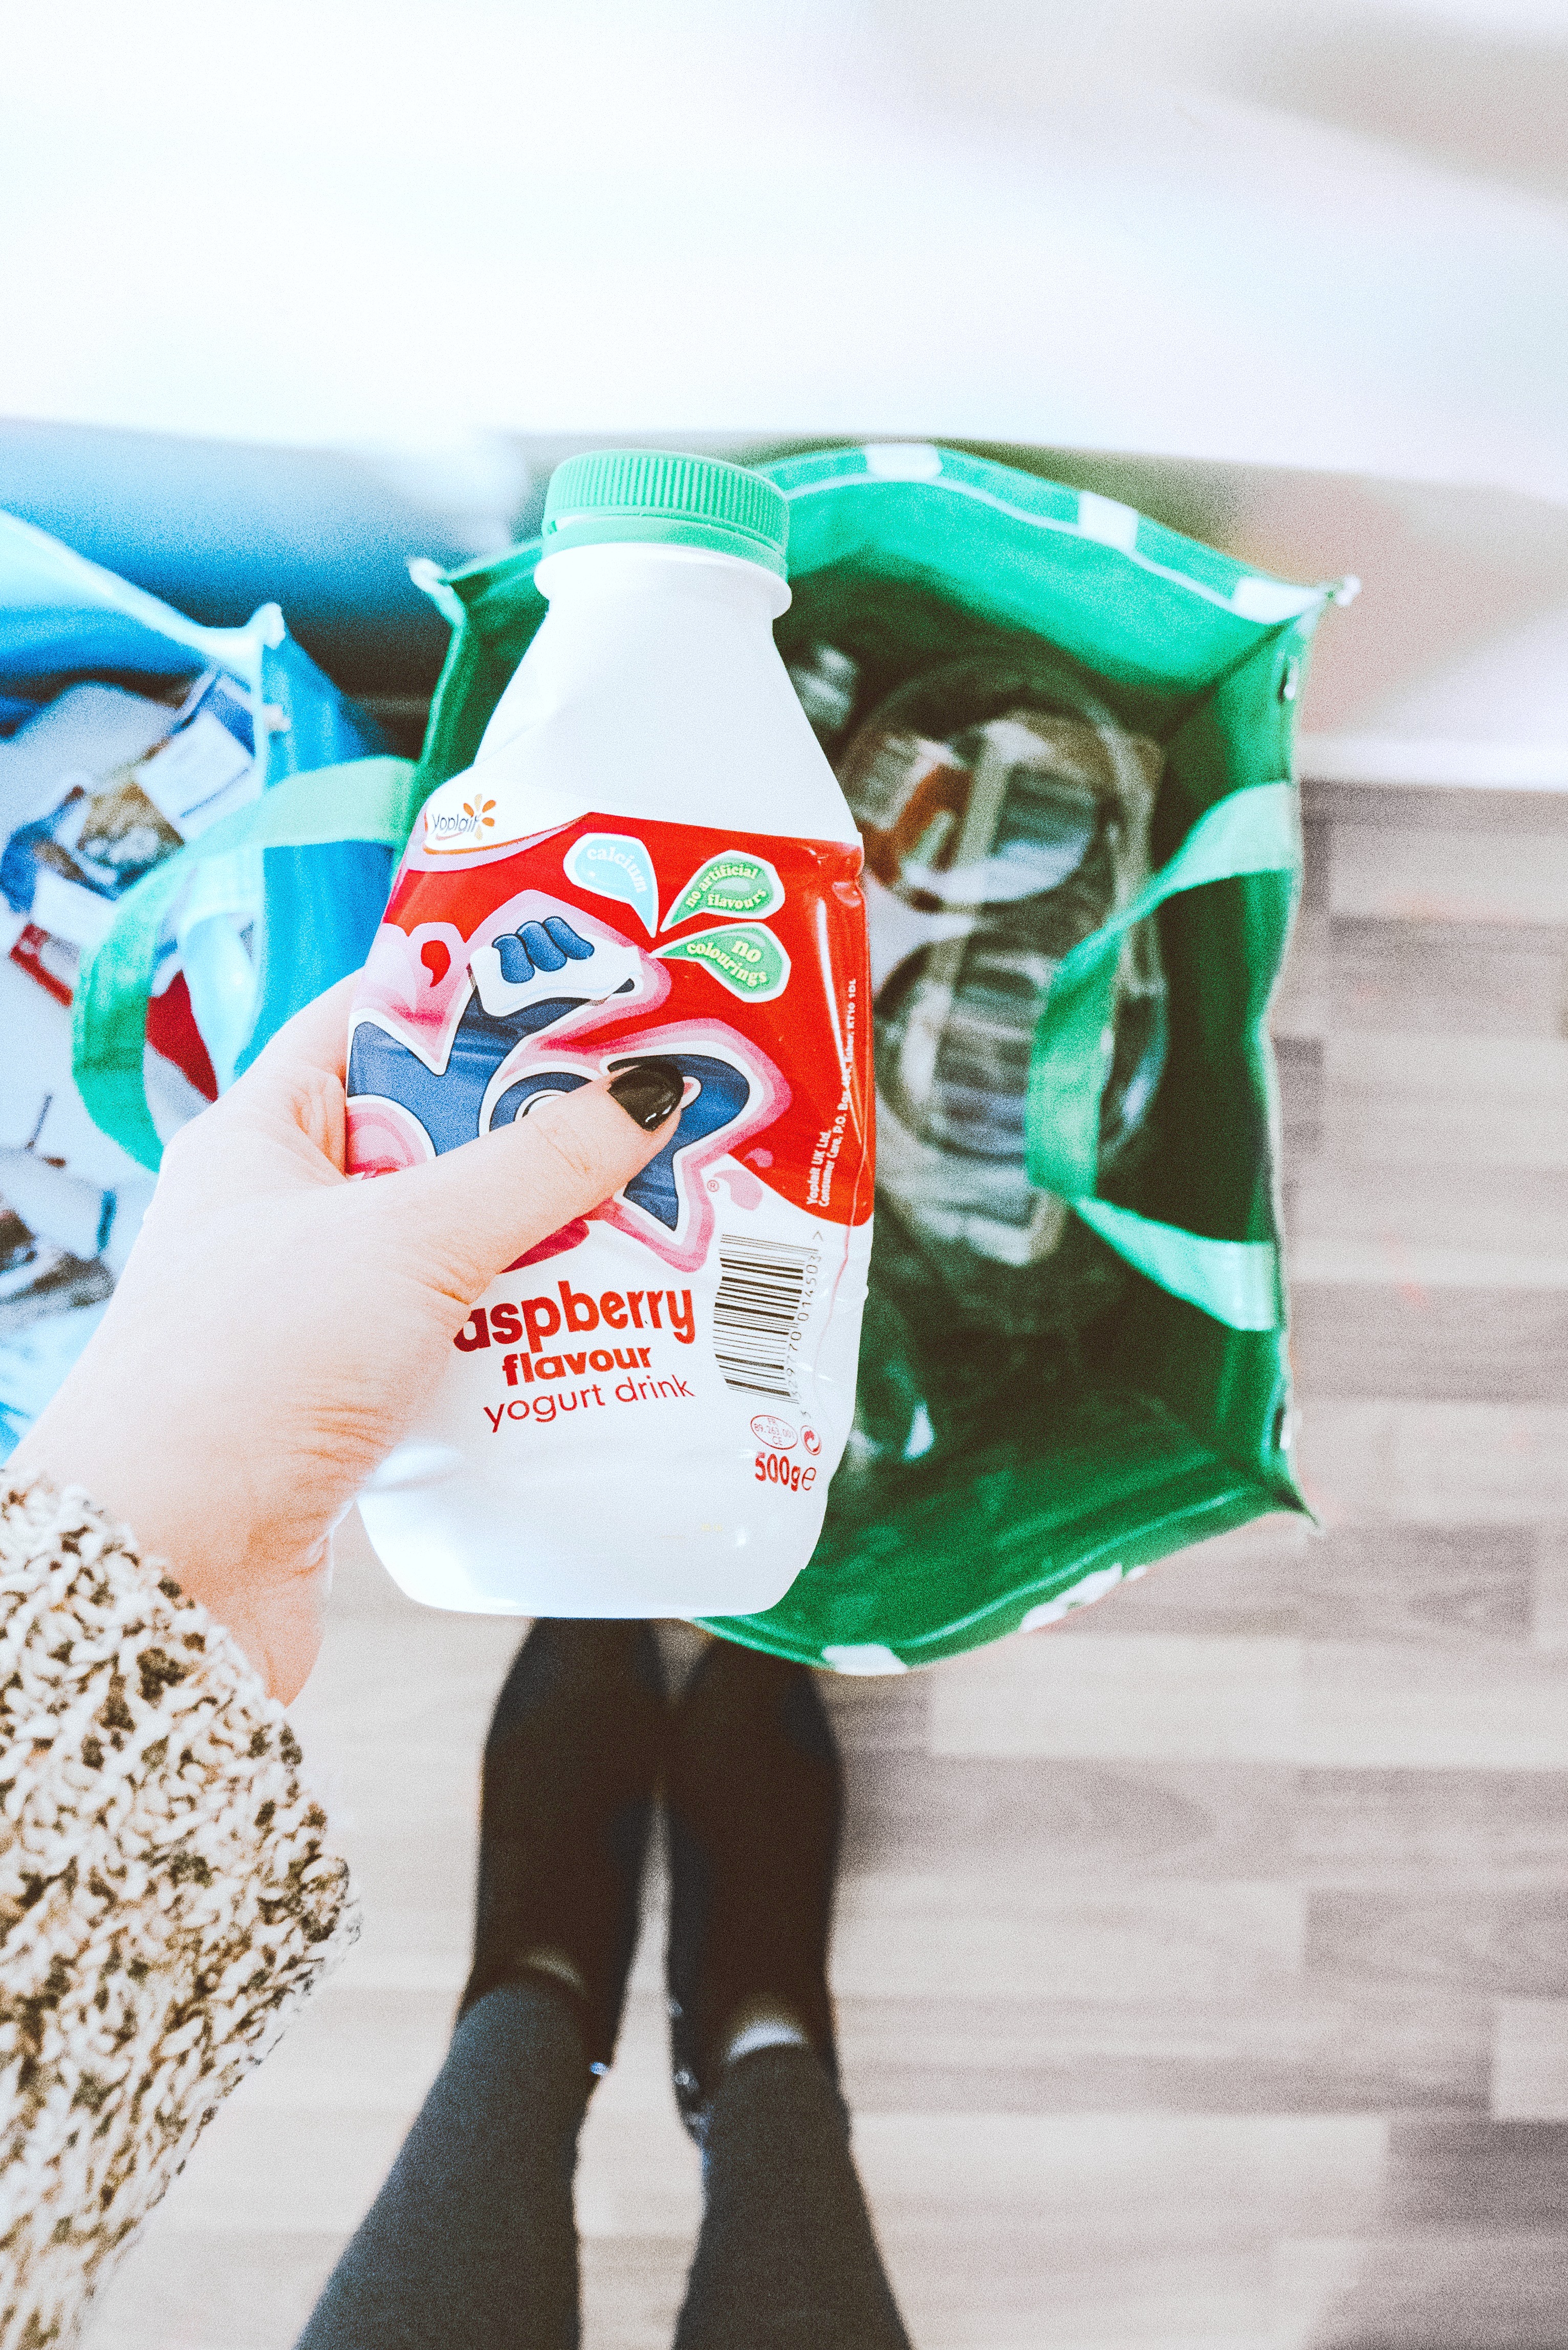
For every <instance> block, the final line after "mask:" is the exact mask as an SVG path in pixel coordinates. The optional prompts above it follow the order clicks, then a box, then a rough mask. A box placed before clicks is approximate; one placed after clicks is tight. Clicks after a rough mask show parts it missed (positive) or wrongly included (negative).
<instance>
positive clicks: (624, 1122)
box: [361, 1059, 685, 1306]
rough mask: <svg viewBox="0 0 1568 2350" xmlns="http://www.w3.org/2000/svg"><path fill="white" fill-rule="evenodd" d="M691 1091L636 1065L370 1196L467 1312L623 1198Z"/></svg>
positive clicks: (652, 1063)
mask: <svg viewBox="0 0 1568 2350" xmlns="http://www.w3.org/2000/svg"><path fill="white" fill-rule="evenodd" d="M684 1090H685V1081H684V1079H683V1077H682V1076H681V1073H680V1069H679V1068H678V1067H677V1066H676V1065H675V1063H674V1062H673V1061H669V1060H662V1059H660V1060H641V1061H633V1062H630V1063H628V1066H626V1067H624V1068H622V1069H620V1070H619V1071H618V1072H617V1074H616V1075H615V1076H610V1077H600V1078H598V1079H597V1080H596V1081H595V1082H594V1083H592V1084H589V1085H585V1086H581V1087H578V1088H577V1089H576V1092H574V1093H569V1094H557V1093H549V1094H540V1095H538V1096H536V1097H535V1101H534V1104H533V1106H532V1107H531V1108H530V1109H529V1111H528V1113H527V1115H526V1116H525V1117H522V1118H516V1119H514V1121H513V1123H512V1124H511V1125H510V1126H502V1127H496V1128H493V1129H492V1131H491V1132H490V1133H489V1134H483V1135H481V1136H480V1138H479V1139H478V1140H477V1141H476V1142H465V1143H464V1144H462V1147H461V1149H457V1150H449V1151H448V1152H446V1153H445V1155H444V1156H443V1157H442V1158H440V1159H435V1160H433V1161H431V1163H429V1164H427V1165H425V1166H423V1167H414V1168H410V1169H406V1170H403V1171H401V1172H400V1173H398V1174H396V1175H391V1176H381V1177H379V1178H378V1180H376V1181H375V1182H374V1183H370V1184H367V1185H365V1186H364V1187H363V1190H362V1193H361V1196H362V1198H363V1200H364V1202H365V1209H364V1212H366V1213H367V1214H368V1215H369V1216H370V1217H371V1218H372V1219H373V1220H374V1221H376V1222H378V1223H379V1224H380V1226H381V1227H382V1230H383V1232H384V1234H385V1238H386V1241H387V1243H388V1244H389V1246H391V1247H394V1248H405V1249H408V1250H410V1251H411V1252H414V1253H417V1254H418V1256H419V1258H420V1259H421V1261H422V1262H423V1263H424V1264H425V1266H426V1268H427V1269H428V1272H429V1274H430V1276H431V1280H432V1282H433V1283H434V1284H435V1285H436V1286H438V1287H439V1288H441V1289H443V1290H445V1291H446V1292H447V1293H448V1294H449V1295H451V1296H452V1298H453V1299H455V1300H457V1301H459V1302H461V1303H462V1305H465V1306H466V1305H470V1304H472V1300H473V1299H474V1298H476V1297H478V1296H479V1295H482V1293H483V1291H484V1290H485V1289H486V1288H488V1286H489V1285H490V1284H491V1282H493V1280H494V1278H495V1276H496V1274H498V1273H501V1272H504V1269H505V1268H506V1266H507V1265H509V1264H511V1263H514V1260H515V1259H516V1258H518V1257H520V1256H523V1255H524V1254H525V1253H527V1251H528V1250H529V1249H531V1248H535V1247H536V1246H537V1245H538V1243H539V1242H540V1241H542V1240H547V1239H548V1238H549V1235H550V1234H551V1233H552V1232H559V1231H560V1229H561V1226H562V1225H563V1224H569V1223H570V1222H571V1221H572V1219H573V1218H574V1217H575V1216H583V1215H587V1212H588V1211H589V1209H591V1208H597V1207H598V1206H599V1205H600V1204H601V1203H602V1202H603V1201H606V1200H607V1199H608V1198H609V1197H610V1194H611V1193H612V1192H614V1191H619V1190H620V1189H621V1186H622V1185H623V1184H625V1183H629V1182H630V1180H631V1179H632V1177H633V1176H634V1175H636V1174H638V1173H639V1171H640V1170H641V1169H643V1168H644V1167H646V1166H647V1164H648V1162H649V1159H652V1158H654V1157H655V1156H656V1155H657V1154H658V1153H659V1151H660V1150H662V1149H664V1147H665V1145H666V1144H667V1143H668V1142H669V1140H670V1136H671V1134H672V1133H673V1132H674V1130H675V1116H676V1112H677V1111H678V1109H679V1107H680V1100H681V1097H682V1094H683V1092H684Z"/></svg>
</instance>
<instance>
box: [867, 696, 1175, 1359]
mask: <svg viewBox="0 0 1568 2350" xmlns="http://www.w3.org/2000/svg"><path fill="white" fill-rule="evenodd" d="M1163 761H1164V754H1163V753H1162V752H1161V750H1160V747H1159V745H1158V743H1154V742H1151V741H1150V740H1149V739H1148V738H1147V736H1145V735H1140V734H1137V733H1129V732H1128V731H1127V730H1126V729H1125V728H1123V727H1120V726H1118V725H1117V724H1116V723H1115V722H1114V720H1112V718H1111V717H1110V716H1109V714H1108V712H1104V711H1096V710H1095V709H1093V707H1092V705H1091V707H1090V709H1089V710H1088V711H1087V712H1085V711H1083V710H1080V711H1078V712H1075V711H1074V710H1072V709H1071V708H1070V707H1064V706H1063V697H1062V694H1061V691H1060V685H1059V680H1058V679H1057V677H1056V676H1055V675H1054V671H1053V668H1052V665H1051V664H1050V663H1049V661H1048V660H1044V658H1035V659H1030V658H1029V657H1027V656H1023V657H1013V658H1012V659H1007V660H998V659H992V660H970V661H961V662H959V663H957V664H955V665H953V666H950V667H946V668H939V669H938V670H936V671H931V672H929V674H927V675H926V676H924V677H921V678H917V679H916V680H915V681H913V682H912V683H911V684H909V686H907V687H905V688H903V689H902V690H900V691H898V692H896V693H895V694H893V695H892V697H891V698H890V699H889V700H888V701H887V702H884V703H883V704H882V706H881V708H880V709H879V710H877V712H874V713H873V715H872V716H871V717H870V718H868V719H867V722H866V723H865V724H864V725H863V726H862V727H861V728H860V730H859V732H858V733H857V735H856V736H855V739H854V741H853V742H852V743H850V744H849V745H848V747H847V749H846V752H845V753H844V755H843V757H842V759H841V761H840V774H841V777H842V780H843V782H844V785H845V791H846V796H847V797H848V800H849V805H850V807H851V809H852V810H853V811H854V814H855V816H856V817H857V820H858V822H859V824H860V827H861V831H862V836H863V837H864V840H865V843H866V858H867V879H866V893H867V914H868V920H869V923H870V933H871V970H872V983H873V986H874V987H875V989H876V1038H877V1128H878V1136H879V1142H878V1151H877V1187H878V1193H879V1199H880V1203H881V1206H882V1209H883V1211H884V1212H886V1211H888V1208H889V1206H890V1207H891V1208H892V1209H893V1210H894V1211H896V1212H898V1214H899V1216H900V1217H901V1218H902V1219H903V1220H904V1222H905V1223H906V1224H907V1226H908V1228H909V1232H911V1234H912V1235H913V1236H914V1237H915V1238H916V1240H917V1241H918V1242H919V1243H922V1244H923V1246H924V1261H925V1268H926V1275H927V1278H928V1280H929V1281H930V1282H933V1283H935V1284H938V1285H939V1286H940V1288H942V1289H943V1290H945V1291H946V1292H947V1293H948V1296H947V1313H948V1316H949V1318H950V1317H951V1315H952V1314H953V1313H955V1312H956V1313H957V1314H958V1315H961V1317H962V1318H964V1319H966V1320H969V1321H971V1322H972V1321H977V1320H980V1321H984V1322H985V1323H986V1324H987V1325H988V1326H990V1327H992V1328H993V1329H1001V1330H1004V1331H1007V1332H1023V1331H1031V1330H1046V1329H1051V1328H1067V1327H1072V1326H1076V1325H1079V1324H1082V1323H1083V1322H1085V1321H1086V1320H1088V1319H1090V1318H1092V1316H1093V1315H1094V1314H1096V1312H1100V1311H1103V1310H1104V1308H1105V1306H1106V1305H1108V1304H1109V1303H1110V1300H1111V1298H1112V1296H1114V1295H1115V1294H1116V1290H1117V1289H1118V1288H1119V1287H1120V1286H1121V1281H1120V1273H1121V1270H1122V1269H1121V1268H1120V1267H1119V1265H1118V1261H1117V1260H1116V1258H1115V1257H1113V1256H1112V1255H1111V1254H1110V1253H1109V1252H1108V1251H1107V1250H1106V1248H1105V1247H1104V1246H1103V1244H1102V1243H1099V1242H1098V1241H1096V1240H1095V1239H1094V1238H1093V1237H1092V1236H1091V1235H1090V1234H1089V1232H1088V1231H1087V1228H1086V1227H1085V1226H1084V1225H1083V1224H1082V1223H1080V1222H1077V1221H1076V1220H1075V1219H1074V1218H1073V1217H1072V1216H1071V1215H1070V1213H1069V1211H1068V1210H1067V1208H1066V1206H1065V1205H1064V1202H1063V1201H1060V1200H1058V1199H1056V1198H1054V1196H1053V1195H1052V1194H1051V1193H1049V1192H1047V1191H1040V1190H1038V1189H1037V1188H1036V1187H1035V1186H1033V1184H1032V1183H1031V1182H1030V1180H1029V1174H1028V1170H1027V1166H1026V1164H1025V1159H1026V1148H1025V1134H1024V1113H1025V1106H1026V1101H1027V1097H1028V1091H1029V1066H1030V1058H1031V1054H1032V1052H1033V1040H1034V1032H1035V1029H1036V1027H1037V1025H1038V1024H1039V1021H1040V1017H1041V1014H1042V1013H1043V1011H1044V1005H1045V1002H1046V998H1047V996H1048V995H1049V993H1050V989H1051V983H1052V980H1053V978H1054V974H1055V972H1056V971H1057V969H1058V968H1059V966H1060V964H1061V962H1062V961H1063V959H1064V956H1065V955H1067V954H1068V953H1069V952H1070V951H1072V949H1073V948H1074V947H1075V946H1077V945H1078V944H1079V943H1080V941H1082V940H1084V939H1085V938H1087V937H1088V936H1089V935H1090V933H1091V932H1093V931H1097V930H1098V929H1099V928H1100V927H1101V925H1102V923H1104V921H1105V920H1106V918H1107V917H1108V916H1109V915H1110V914H1111V913H1112V912H1114V911H1115V910H1116V909H1117V908H1118V907H1121V906H1123V905H1126V904H1127V901H1128V900H1129V899H1131V897H1132V896H1133V894H1134V892H1135V890H1136V889H1137V888H1138V887H1139V886H1140V885H1141V884H1142V883H1143V882H1144V881H1145V880H1146V879H1147V874H1148V828H1149V820H1150V817H1151V815H1152V812H1153V807H1154V795H1155V788H1156V785H1157V784H1158V777H1159V773H1160V769H1161V766H1162V764H1163ZM1112 1024H1113V1030H1114V1045H1113V1055H1112V1063H1111V1068H1110V1073H1109V1075H1108V1076H1107V1078H1106V1087H1105V1091H1104V1094H1103V1096H1102V1097H1101V1109H1100V1148H1099V1158H1100V1165H1101V1167H1102V1169H1109V1168H1110V1167H1112V1166H1113V1165H1114V1164H1115V1163H1116V1159H1118V1157H1119V1156H1120V1154H1121V1153H1122V1152H1123V1151H1124V1150H1125V1149H1127V1146H1128V1144H1129V1143H1130V1142H1131V1141H1132V1140H1133V1139H1134V1138H1135V1137H1137V1135H1138V1134H1139V1133H1140V1131H1141V1129H1142V1125H1143V1120H1144V1118H1145V1116H1146V1113H1147V1109H1148V1106H1149V1103H1150V1102H1151V1100H1152V1098H1153V1096H1154V1090H1155V1087H1156V1086H1157V1084H1158V1078H1159V1072H1160V1069H1161V1066H1163V1062H1164V1055H1165V986H1164V976H1163V972H1162V971H1161V967H1160V962H1159V945H1158V936H1157V933H1156V931H1155V929H1154V926H1153V924H1152V923H1150V922H1143V923H1140V924H1138V925H1137V926H1136V927H1135V928H1134V929H1133V930H1132V931H1130V932H1129V933H1128V934H1127V939H1126V940H1125V941H1124V944H1123V950H1122V954H1121V958H1120V964H1119V968H1118V972H1117V983H1116V998H1115V1004H1114V1011H1113V1022H1112Z"/></svg>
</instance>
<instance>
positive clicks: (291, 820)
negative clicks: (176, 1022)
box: [71, 759, 420, 1170]
mask: <svg viewBox="0 0 1568 2350" xmlns="http://www.w3.org/2000/svg"><path fill="white" fill-rule="evenodd" d="M413 779H414V767H413V764H412V763H411V761H410V760H408V759H353V760H350V761H348V763H347V764H345V765H343V766H340V767H317V768H315V769H313V770H312V771H311V772H310V773H308V774H306V775H289V776H287V777H286V779H285V780H284V781H283V782H282V783H280V784H275V785H273V786H272V788H271V789H270V790H269V791H265V792H264V793H263V794H262V795H261V797H260V798H259V799H257V800H253V801H252V802H251V804H250V806H248V807H243V808H236V809H235V811H234V815H233V816H223V817H222V818H221V819H220V820H219V822H218V823H216V824H214V825H211V826H209V827H208V828H207V830H206V831H205V832H204V833H202V836H201V837H200V839H198V840H193V841H192V842H190V843H189V845H188V846H187V847H184V848H182V849H180V850H179V851H177V852H176V854H175V855H174V856H172V857H170V858H165V859H164V861H163V863H162V864H161V865H155V866H154V867H153V868H152V870H151V873H149V874H148V875H147V876H146V878H145V879H143V880H140V881H139V882H138V883H137V884H136V886H135V888H134V889H128V890H127V891H126V893H125V896H124V897H123V898H122V899H120V901H119V906H118V908H117V909H116V911H115V917H114V921H113V923H112V925H111V926H110V929H109V934H108V936H107V937H106V938H105V939H104V941H103V942H102V944H101V945H100V946H99V948H98V949H97V951H96V952H95V953H94V954H93V956H92V958H91V960H90V962H88V963H87V964H86V965H85V967H84V968H83V970H82V971H81V972H80V974H79V975H78V980H77V986H76V1003H75V1012H74V1018H73V1030H72V1037H71V1066H72V1069H73V1072H74V1074H75V1076H76V1081H77V1084H78V1087H79V1088H80V1090H81V1095H82V1098H83V1100H84V1101H85V1102H86V1104H87V1106H88V1111H89V1112H90V1114H91V1116H92V1118H93V1120H94V1123H95V1124H96V1125H98V1126H100V1127H101V1128H103V1130H104V1132H105V1133H106V1134H111V1135H112V1136H113V1137H114V1139H115V1140H116V1141H117V1142H118V1143H119V1144H121V1145H122V1147H123V1148H124V1149H127V1150H128V1151H130V1155H131V1157H132V1158H133V1159H140V1162H141V1164H142V1166H143V1167H149V1168H152V1169H154V1170H156V1168H157V1167H158V1165H159V1162H160V1160H161V1159H162V1156H163V1146H162V1144H161V1141H160V1140H159V1139H158V1129H157V1128H156V1127H155V1126H154V1125H153V1122H152V1113H151V1110H150V1109H149V1108H148V1106H147V1088H146V1086H145V1084H144V1082H143V1076H142V1056H143V1055H144V1053H145V1051H146V1046H147V1004H148V999H149V997H150V995H151V992H152V977H153V972H154V969H155V967H156V964H157V961H158V942H159V940H160V938H161V935H162V932H163V927H164V924H165V922H166V921H167V920H168V917H169V915H170V913H171V911H172V910H173V907H174V905H175V903H176V901H177V899H179V896H180V892H181V890H182V889H183V888H184V886H185V883H186V881H187V880H188V879H189V878H190V871H191V867H192V864H193V863H197V862H200V861H201V860H202V859H203V858H210V857H223V856H226V855H228V854H229V853H231V852H232V851H233V850H234V849H239V848H316V847H322V846H324V845H326V844H328V843H331V842H335V841H339V840H369V841H374V842H377V843H379V844H380V845H382V846H384V847H389V848H392V849H400V848H401V847H402V846H403V843H404V841H405V840H406V839H407V837H408V835H409V831H410V827H411V825H412V823H413V819H414V816H415V813H416V811H417V809H418V806H419V796H420V795H419V794H418V793H417V792H416V791H415V789H414V782H413Z"/></svg>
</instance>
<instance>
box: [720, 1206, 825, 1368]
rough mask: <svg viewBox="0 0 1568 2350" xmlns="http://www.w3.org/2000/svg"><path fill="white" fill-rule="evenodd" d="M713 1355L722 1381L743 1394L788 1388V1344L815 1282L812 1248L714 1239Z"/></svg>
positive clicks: (794, 1340) (723, 1237) (797, 1332)
mask: <svg viewBox="0 0 1568 2350" xmlns="http://www.w3.org/2000/svg"><path fill="white" fill-rule="evenodd" d="M719 1268H720V1276H721V1277H720V1282H719V1295H718V1296H717V1297H716V1298H715V1299H714V1301H713V1357H714V1360H715V1361H716V1362H717V1364H718V1366H719V1368H720V1370H721V1371H722V1373H723V1375H724V1384H725V1386H726V1387H732V1388H740V1389H742V1391H743V1392H744V1393H746V1394H748V1395H765V1396H782V1397H783V1398H784V1400H785V1401H786V1402H788V1401H790V1400H791V1399H793V1397H794V1383H793V1379H792V1376H791V1375H792V1373H793V1371H794V1364H793V1362H792V1361H791V1350H792V1348H793V1347H795V1346H796V1345H797V1344H798V1342H799V1336H800V1326H801V1324H802V1323H803V1322H804V1321H805V1317H806V1314H807V1313H808V1311H809V1310H810V1305H811V1297H812V1292H813V1291H814V1290H815V1286H816V1279H815V1276H816V1251H815V1249H803V1248H791V1247H790V1246H789V1245H788V1243H785V1242H784V1241H764V1240H752V1239H746V1240H742V1239H738V1238H737V1237H736V1235H735V1234H734V1233H733V1232H723V1233H722V1234H721V1235H720V1239H719Z"/></svg>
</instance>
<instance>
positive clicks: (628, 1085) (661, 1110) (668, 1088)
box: [610, 1061, 686, 1134]
mask: <svg viewBox="0 0 1568 2350" xmlns="http://www.w3.org/2000/svg"><path fill="white" fill-rule="evenodd" d="M610 1066H611V1067H612V1068H618V1070H619V1071H620V1075H619V1076H618V1077H613V1078H612V1079H611V1080H610V1091H611V1093H612V1094H613V1095H614V1096H615V1098H616V1099H617V1101H618V1102H619V1104H620V1106H621V1107H622V1109H623V1110H625V1112H626V1114H627V1116H628V1118H631V1119H633V1120H634V1121H635V1122H636V1124H637V1125H639V1126H640V1127H641V1128H643V1130H644V1132H645V1133H648V1134H651V1133H652V1132H653V1129H654V1128H655V1127H656V1126H662V1125H663V1124H664V1121H665V1119H666V1118H668V1117H669V1116H670V1111H671V1110H672V1109H673V1108H674V1107H675V1105H676V1103H677V1102H678V1101H679V1100H680V1097H681V1095H682V1094H683V1093H684V1092H685V1090H686V1080H685V1078H684V1077H683V1076H681V1074H680V1070H679V1069H678V1068H677V1067H676V1066H675V1064H674V1062H673V1061H614V1062H612V1063H611V1064H610Z"/></svg>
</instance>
